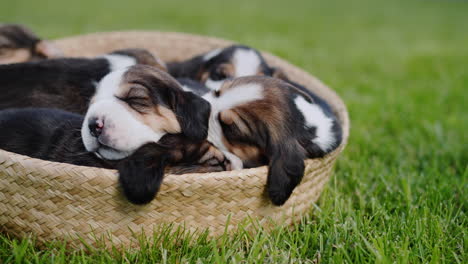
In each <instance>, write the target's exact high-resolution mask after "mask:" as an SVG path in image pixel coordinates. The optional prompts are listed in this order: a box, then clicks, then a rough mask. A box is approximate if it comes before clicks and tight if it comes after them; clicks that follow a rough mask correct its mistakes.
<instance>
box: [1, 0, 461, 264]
mask: <svg viewBox="0 0 468 264" xmlns="http://www.w3.org/2000/svg"><path fill="white" fill-rule="evenodd" d="M0 21H1V22H16V23H22V24H25V25H28V26H30V27H32V28H33V29H34V30H35V31H36V32H37V33H39V34H40V35H41V36H43V37H46V38H60V37H65V36H69V35H75V34H83V33H91V32H98V31H112V30H132V29H141V30H160V31H181V32H190V33H195V34H203V35H210V36H216V37H221V38H226V39H230V40H234V41H238V42H240V43H244V44H247V45H251V46H253V47H256V48H258V49H261V50H266V51H269V52H272V53H274V54H276V55H279V56H280V57H283V58H285V59H287V60H289V61H291V62H292V63H293V64H296V65H297V66H299V67H302V68H304V69H305V70H307V71H309V72H310V73H312V74H314V75H316V76H317V77H318V78H320V79H321V80H322V81H324V82H325V83H326V84H328V85H329V86H331V87H332V88H333V89H335V90H336V91H337V92H338V93H339V94H340V95H341V96H342V98H343V99H344V101H345V102H346V103H347V105H348V107H349V112H350V115H351V120H352V129H351V137H350V140H349V141H350V142H349V145H348V147H347V148H346V150H345V152H344V154H343V156H342V157H341V159H340V160H339V162H338V164H337V167H336V169H335V174H334V176H333V179H332V180H331V182H330V184H329V185H328V188H327V189H326V191H325V193H324V194H323V195H322V197H321V199H320V201H319V203H318V205H317V209H316V210H315V211H314V212H312V213H311V215H310V217H308V218H307V219H305V220H304V221H303V222H302V223H301V224H299V225H298V226H296V227H295V228H294V230H292V231H289V230H281V229H279V230H276V231H274V232H273V234H272V235H269V234H266V233H260V234H259V235H257V236H255V237H249V236H247V235H246V234H241V233H240V234H238V235H237V236H234V237H232V238H225V239H224V240H222V241H214V240H210V239H206V238H203V237H202V238H198V240H197V239H190V238H177V239H175V238H174V237H171V236H170V235H167V236H162V237H163V238H160V239H162V240H161V241H159V240H158V241H159V242H160V243H156V244H157V246H153V247H151V246H149V245H148V246H147V247H143V249H142V250H141V251H138V252H133V251H124V252H123V253H122V252H120V253H119V252H105V251H103V250H102V251H100V250H96V251H92V252H91V253H90V252H88V253H85V252H83V251H77V252H75V251H72V252H68V251H66V250H65V249H64V248H63V246H57V245H54V246H50V248H49V249H48V250H38V249H36V248H34V245H33V244H31V243H30V242H28V241H26V240H16V239H12V238H7V237H1V241H2V242H1V243H0V262H9V261H18V262H19V263H21V262H23V261H31V262H42V261H45V262H51V261H58V262H62V261H63V262H84V261H91V262H112V259H117V260H118V261H119V262H168V263H173V262H197V261H199V262H202V263H207V262H218V263H220V262H225V261H231V262H234V263H239V262H242V261H245V262H277V263H287V262H289V263H298V262H314V263H316V262H325V263H327V262H338V263H340V262H349V263H356V262H369V263H375V262H380V263H389V262H401V263H405V262H409V263H417V262H423V263H428V262H432V263H438V262H447V263H457V262H458V263H466V262H467V261H468V260H467V243H468V236H467V230H468V224H467V217H466V209H467V201H468V196H467V193H468V190H467V187H468V181H467V178H468V177H467V176H468V172H467V164H468V136H467V135H468V132H467V131H468V111H467V104H468V96H467V95H468V2H467V1H456V0H440V1H436V0H426V1H423V0H419V1H417V0H414V1H403V0H395V1H372V0H356V1H337V0H329V1H327V0H320V1H315V0H314V1H312V0H301V1H299V0H298V1H241V0H239V1H215V0H211V1H210V0H203V1H182V0H172V1H150V0H143V1H116V0H113V1H110V0H103V1H90V0H82V1H73V2H69V1H58V0H54V1H50V0H45V1H18V0H17V1H2V2H1V3H0ZM189 241H192V242H193V241H195V243H190V242H189Z"/></svg>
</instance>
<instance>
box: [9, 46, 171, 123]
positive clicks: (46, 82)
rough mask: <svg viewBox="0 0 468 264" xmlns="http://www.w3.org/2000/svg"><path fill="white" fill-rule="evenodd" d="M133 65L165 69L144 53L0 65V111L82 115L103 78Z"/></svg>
mask: <svg viewBox="0 0 468 264" xmlns="http://www.w3.org/2000/svg"><path fill="white" fill-rule="evenodd" d="M136 64H146V65H151V66H154V67H158V68H160V69H166V66H165V65H164V63H163V62H162V61H161V60H159V59H157V58H155V57H154V56H153V55H152V54H151V53H150V52H148V51H146V50H143V49H124V50H118V51H114V52H112V53H109V54H106V55H103V56H99V57H96V58H59V59H49V60H42V61H35V62H25V63H16V64H6V65H0V109H5V108H15V107H16V108H21V107H51V108H59V109H62V110H67V111H70V112H75V113H81V114H83V113H84V112H85V111H86V109H87V107H88V103H89V99H90V98H91V96H92V95H93V94H94V92H95V90H96V88H95V86H96V83H97V82H99V81H100V80H101V79H102V77H104V76H105V75H106V74H108V73H109V72H111V71H113V70H118V69H122V68H126V67H129V66H132V65H136Z"/></svg>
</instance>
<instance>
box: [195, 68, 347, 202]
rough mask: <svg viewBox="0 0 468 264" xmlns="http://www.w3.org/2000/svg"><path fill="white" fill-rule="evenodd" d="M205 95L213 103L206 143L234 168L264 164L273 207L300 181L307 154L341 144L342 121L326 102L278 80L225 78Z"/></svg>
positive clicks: (318, 153)
mask: <svg viewBox="0 0 468 264" xmlns="http://www.w3.org/2000/svg"><path fill="white" fill-rule="evenodd" d="M204 98H205V99H206V100H207V101H209V102H210V104H211V107H212V111H211V116H210V124H209V133H208V141H210V142H211V143H212V144H213V145H214V146H216V147H217V148H219V149H220V150H221V151H223V153H224V154H225V156H226V158H228V159H229V160H230V162H231V164H232V165H233V168H234V169H240V168H243V167H256V166H261V165H265V164H268V165H269V172H268V182H267V189H268V193H269V196H270V198H271V200H272V202H273V203H274V204H276V205H281V204H283V203H284V202H286V200H287V199H288V198H289V196H290V195H291V193H292V191H293V189H294V188H295V187H296V186H297V185H298V184H299V182H300V181H301V179H302V176H303V174H304V159H305V158H317V157H323V156H324V155H326V154H327V153H329V152H330V151H332V150H334V149H335V148H337V147H338V146H339V144H340V142H341V137H342V135H341V134H342V132H341V126H340V123H339V122H338V120H337V118H336V116H335V115H334V114H333V113H332V112H331V111H329V109H330V107H329V106H327V105H325V104H326V102H325V101H324V100H322V99H320V100H316V99H319V97H318V96H316V95H313V94H312V92H307V91H305V90H302V89H299V88H297V87H295V86H293V85H291V84H290V83H287V82H284V81H281V80H279V79H276V78H271V77H260V76H252V77H243V78H237V79H233V80H227V81H225V83H224V84H223V85H222V86H221V88H220V89H219V90H217V91H213V92H211V93H209V94H207V95H205V96H204ZM314 98H315V99H314Z"/></svg>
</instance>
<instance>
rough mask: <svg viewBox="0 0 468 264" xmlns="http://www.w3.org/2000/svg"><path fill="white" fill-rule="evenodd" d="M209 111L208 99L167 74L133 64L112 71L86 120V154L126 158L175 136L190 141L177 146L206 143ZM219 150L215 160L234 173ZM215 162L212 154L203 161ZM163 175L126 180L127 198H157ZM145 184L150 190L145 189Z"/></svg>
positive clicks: (101, 84) (82, 134) (84, 138)
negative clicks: (168, 136) (156, 191)
mask: <svg viewBox="0 0 468 264" xmlns="http://www.w3.org/2000/svg"><path fill="white" fill-rule="evenodd" d="M210 110H211V107H210V104H209V103H208V102H207V101H206V100H204V99H202V98H201V97H200V96H198V95H196V94H194V93H192V92H190V91H184V90H183V89H182V87H181V86H180V84H179V83H178V82H177V81H176V80H175V79H174V78H173V77H171V76H170V75H169V74H168V73H166V72H164V71H161V70H160V69H157V68H155V67H150V66H146V65H134V66H131V67H129V68H125V69H121V70H116V71H113V72H111V73H109V74H108V75H106V76H105V77H104V78H103V79H102V80H101V81H100V82H99V84H98V85H97V88H96V93H95V95H94V96H93V97H92V99H91V102H90V106H89V108H88V111H87V113H86V116H85V118H84V122H83V126H82V128H81V137H82V139H83V143H84V146H85V148H86V150H87V151H89V152H93V153H96V155H98V156H99V157H101V158H103V159H106V160H121V159H126V158H127V157H129V156H132V155H133V154H134V153H135V152H136V151H137V150H138V149H139V148H140V147H141V146H143V145H145V144H150V143H158V142H160V140H162V138H164V137H165V136H166V135H170V134H176V135H180V136H182V137H184V138H185V140H186V141H184V142H180V143H178V144H174V143H173V144H170V145H172V146H173V145H179V144H180V145H181V146H185V147H186V146H188V145H190V144H201V143H203V142H204V141H205V140H206V137H207V135H208V119H209V116H210ZM185 147H184V149H185ZM208 152H209V153H213V151H208ZM218 152H219V153H218V154H216V155H213V156H214V157H215V158H216V160H218V161H220V163H226V164H227V165H226V166H225V167H226V169H230V168H231V167H230V163H229V162H228V161H229V160H227V159H225V158H224V155H223V153H222V152H220V151H218ZM148 158H149V157H148ZM211 158H213V157H211V156H209V155H208V156H207V157H202V158H200V160H202V161H205V160H209V159H211ZM145 159H146V158H145ZM142 162H143V161H142ZM154 162H157V163H158V164H160V163H159V162H162V161H160V160H157V161H154ZM138 164H140V163H138ZM157 167H158V168H160V167H161V166H159V165H158V166H157ZM128 168H131V167H128ZM158 175H159V176H158V177H156V178H148V177H146V176H145V175H144V174H142V176H141V177H140V176H135V177H128V178H126V177H122V176H121V181H122V186H123V188H124V191H125V192H126V194H127V197H140V198H141V196H145V197H152V196H151V195H147V194H148V193H150V194H151V193H153V192H154V191H155V190H157V188H159V184H160V181H161V178H162V173H160V171H159V172H158ZM142 185H143V186H147V189H145V190H141V188H142V187H141V186H142ZM145 188H146V187H145ZM140 198H135V200H139V199H140ZM141 200H144V201H147V200H146V199H143V198H141Z"/></svg>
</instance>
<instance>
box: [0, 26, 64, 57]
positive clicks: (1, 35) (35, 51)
mask: <svg viewBox="0 0 468 264" xmlns="http://www.w3.org/2000/svg"><path fill="white" fill-rule="evenodd" d="M62 56H63V54H62V51H61V50H60V49H59V48H58V47H57V46H55V45H54V44H53V43H52V42H50V41H47V40H41V39H40V38H39V37H38V36H36V34H34V33H33V32H32V31H31V30H30V29H28V28H26V27H25V26H23V25H17V24H0V64H9V63H18V62H26V61H34V60H42V59H49V58H58V57H62Z"/></svg>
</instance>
